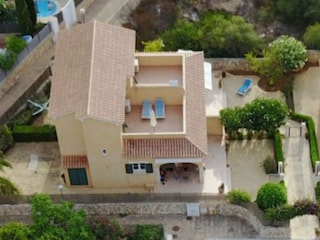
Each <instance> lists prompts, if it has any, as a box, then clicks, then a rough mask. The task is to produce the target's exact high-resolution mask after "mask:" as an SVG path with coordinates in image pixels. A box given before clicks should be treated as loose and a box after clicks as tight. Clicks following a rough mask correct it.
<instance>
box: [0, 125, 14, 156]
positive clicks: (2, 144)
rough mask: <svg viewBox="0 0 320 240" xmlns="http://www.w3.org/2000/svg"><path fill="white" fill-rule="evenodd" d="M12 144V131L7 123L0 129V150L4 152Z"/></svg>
mask: <svg viewBox="0 0 320 240" xmlns="http://www.w3.org/2000/svg"><path fill="white" fill-rule="evenodd" d="M13 144H14V140H13V136H12V132H11V131H10V129H9V128H8V126H7V125H3V126H2V127H1V130H0V151H2V152H6V151H8V150H9V148H10V147H12V146H13Z"/></svg>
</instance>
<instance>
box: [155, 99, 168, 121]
mask: <svg viewBox="0 0 320 240" xmlns="http://www.w3.org/2000/svg"><path fill="white" fill-rule="evenodd" d="M155 115H156V118H157V119H164V118H165V117H166V113H165V103H164V100H163V99H162V98H157V99H156V101H155Z"/></svg>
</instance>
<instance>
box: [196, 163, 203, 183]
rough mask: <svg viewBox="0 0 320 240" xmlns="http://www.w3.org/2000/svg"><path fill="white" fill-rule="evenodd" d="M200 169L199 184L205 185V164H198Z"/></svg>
mask: <svg viewBox="0 0 320 240" xmlns="http://www.w3.org/2000/svg"><path fill="white" fill-rule="evenodd" d="M197 165H198V169H199V182H200V183H204V166H203V162H201V163H198V164H197Z"/></svg>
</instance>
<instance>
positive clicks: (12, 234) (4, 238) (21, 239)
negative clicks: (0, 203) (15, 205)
mask: <svg viewBox="0 0 320 240" xmlns="http://www.w3.org/2000/svg"><path fill="white" fill-rule="evenodd" d="M9 239H10V240H29V239H30V229H29V227H28V226H26V225H23V224H21V223H18V222H10V223H7V224H5V225H3V226H1V228H0V240H9Z"/></svg>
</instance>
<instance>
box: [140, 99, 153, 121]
mask: <svg viewBox="0 0 320 240" xmlns="http://www.w3.org/2000/svg"><path fill="white" fill-rule="evenodd" d="M151 109H152V104H151V100H149V99H145V100H143V102H142V111H141V118H142V119H150V112H151Z"/></svg>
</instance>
